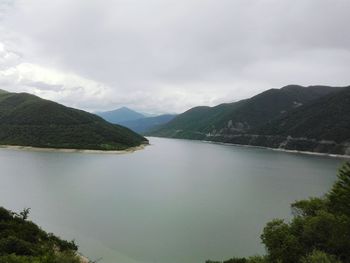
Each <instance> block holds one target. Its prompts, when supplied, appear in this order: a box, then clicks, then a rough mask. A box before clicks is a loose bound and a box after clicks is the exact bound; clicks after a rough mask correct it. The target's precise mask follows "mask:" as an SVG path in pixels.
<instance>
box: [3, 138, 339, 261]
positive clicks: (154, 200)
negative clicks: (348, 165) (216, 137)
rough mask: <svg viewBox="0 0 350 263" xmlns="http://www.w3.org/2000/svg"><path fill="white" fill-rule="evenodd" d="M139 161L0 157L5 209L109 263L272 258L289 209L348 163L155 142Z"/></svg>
mask: <svg viewBox="0 0 350 263" xmlns="http://www.w3.org/2000/svg"><path fill="white" fill-rule="evenodd" d="M150 142H151V143H152V145H151V146H149V147H147V148H146V149H145V150H142V151H138V152H135V153H132V154H123V155H112V154H81V153H57V152H56V153H44V152H33V151H18V150H8V149H1V150H0V165H1V175H0V177H1V184H0V200H1V201H0V202H1V203H0V205H2V206H5V207H6V208H9V209H12V210H17V211H18V210H22V209H23V208H24V207H31V214H30V216H31V219H32V220H34V221H35V222H37V223H38V224H39V225H41V226H42V227H43V228H44V229H46V230H48V231H50V232H54V233H56V234H58V235H60V236H62V237H64V238H66V239H73V238H74V239H75V240H76V241H77V243H78V244H79V245H80V250H81V251H82V252H83V253H84V254H86V255H87V256H89V257H90V258H92V259H97V258H99V257H102V258H103V260H102V261H100V262H104V263H115V262H120V263H151V262H152V263H153V262H157V263H204V261H205V260H206V259H218V260H220V259H228V258H230V257H232V256H247V255H253V254H257V253H263V252H264V249H263V247H262V245H261V244H260V239H259V236H260V234H261V230H262V228H263V226H264V225H265V223H266V222H267V221H269V220H271V219H272V218H275V217H281V218H287V219H288V218H289V217H290V209H289V204H290V203H291V202H293V201H294V200H296V199H301V198H306V197H309V196H319V195H322V194H323V193H325V192H326V191H327V189H328V188H329V187H330V186H331V185H332V183H333V182H334V180H335V170H336V168H337V167H338V166H339V165H340V163H341V162H342V160H341V159H336V158H328V157H319V156H310V155H302V154H292V153H283V152H277V151H272V150H264V149H256V148H246V147H236V146H225V145H215V144H209V143H202V142H195V141H185V140H171V139H157V138H151V139H150Z"/></svg>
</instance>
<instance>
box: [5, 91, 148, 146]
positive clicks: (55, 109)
mask: <svg viewBox="0 0 350 263" xmlns="http://www.w3.org/2000/svg"><path fill="white" fill-rule="evenodd" d="M143 143H147V139H145V138H144V137H142V136H140V135H138V134H137V133H135V132H133V131H131V130H129V129H127V128H125V127H122V126H119V125H115V124H111V123H109V122H107V121H105V120H103V119H102V118H100V117H98V116H96V115H94V114H91V113H88V112H85V111H82V110H77V109H73V108H69V107H65V106H63V105H61V104H58V103H56V102H52V101H49V100H44V99H41V98H39V97H37V96H34V95H31V94H28V93H9V92H6V91H1V92H0V144H2V145H20V146H34V147H44V148H47V147H49V148H70V149H71V148H73V149H92V150H124V149H127V148H129V147H134V146H139V145H140V144H143Z"/></svg>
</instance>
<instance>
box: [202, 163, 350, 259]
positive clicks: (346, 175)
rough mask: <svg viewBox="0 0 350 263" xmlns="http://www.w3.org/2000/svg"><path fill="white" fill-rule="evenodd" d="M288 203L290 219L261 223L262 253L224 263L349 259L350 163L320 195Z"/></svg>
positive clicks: (344, 166) (343, 167) (346, 164)
mask: <svg viewBox="0 0 350 263" xmlns="http://www.w3.org/2000/svg"><path fill="white" fill-rule="evenodd" d="M291 207H292V213H293V219H292V220H291V222H285V221H284V220H281V219H275V220H272V221H271V222H269V223H267V225H266V226H265V228H264V230H263V234H262V235H261V240H262V242H263V244H264V245H265V247H266V251H267V255H266V256H262V257H260V256H256V257H251V258H233V259H230V260H228V261H224V263H256V262H260V263H341V262H343V263H349V262H350V163H345V164H344V165H343V166H342V168H341V169H340V170H339V172H338V180H337V181H336V182H335V184H334V185H333V187H332V188H331V190H330V191H329V192H328V193H327V194H326V195H325V196H324V197H322V198H310V199H308V200H301V201H297V202H295V203H293V204H292V206H291ZM207 263H220V262H217V261H207Z"/></svg>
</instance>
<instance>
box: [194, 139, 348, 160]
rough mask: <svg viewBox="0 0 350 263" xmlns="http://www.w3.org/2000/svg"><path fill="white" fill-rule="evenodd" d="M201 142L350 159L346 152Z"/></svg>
mask: <svg viewBox="0 0 350 263" xmlns="http://www.w3.org/2000/svg"><path fill="white" fill-rule="evenodd" d="M200 141H201V142H205V143H213V144H220V145H228V146H230V145H231V146H239V147H247V148H260V149H266V150H272V151H277V152H286V153H298V154H307V155H315V156H326V157H332V158H342V159H350V155H346V154H344V155H343V154H333V153H320V152H310V151H298V150H288V149H283V148H272V147H265V146H256V145H249V144H247V145H245V144H235V143H228V142H215V141H207V140H200Z"/></svg>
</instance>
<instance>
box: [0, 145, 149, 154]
mask: <svg viewBox="0 0 350 263" xmlns="http://www.w3.org/2000/svg"><path fill="white" fill-rule="evenodd" d="M146 146H147V145H146V144H141V145H139V146H134V147H130V148H127V149H125V150H110V151H109V150H89V149H68V148H44V147H33V146H21V145H0V150H1V149H8V150H16V151H34V152H60V153H88V154H90V153H91V154H127V153H133V152H136V151H139V150H143V149H144V148H145V147H146Z"/></svg>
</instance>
